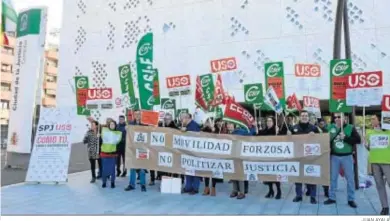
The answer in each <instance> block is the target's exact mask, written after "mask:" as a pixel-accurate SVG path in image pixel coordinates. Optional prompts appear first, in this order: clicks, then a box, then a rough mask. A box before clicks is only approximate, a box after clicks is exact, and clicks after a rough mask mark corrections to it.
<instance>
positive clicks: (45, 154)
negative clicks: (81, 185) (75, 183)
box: [26, 108, 76, 182]
mask: <svg viewBox="0 0 390 221" xmlns="http://www.w3.org/2000/svg"><path fill="white" fill-rule="evenodd" d="M74 117H76V108H42V109H41V113H40V117H39V123H38V127H37V133H36V136H35V142H34V148H33V150H32V154H31V158H30V163H29V167H28V171H27V176H26V182H65V181H67V178H68V168H69V158H70V152H71V145H72V143H71V140H72V139H71V135H72V120H73V118H74Z"/></svg>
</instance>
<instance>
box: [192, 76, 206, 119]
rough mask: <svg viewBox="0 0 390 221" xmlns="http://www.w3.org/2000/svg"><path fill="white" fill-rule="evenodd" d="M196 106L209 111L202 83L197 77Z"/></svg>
mask: <svg viewBox="0 0 390 221" xmlns="http://www.w3.org/2000/svg"><path fill="white" fill-rule="evenodd" d="M195 105H196V106H197V107H199V108H201V109H202V110H204V111H206V110H207V103H206V99H205V97H204V93H203V89H202V83H201V82H200V76H197V77H196V86H195Z"/></svg>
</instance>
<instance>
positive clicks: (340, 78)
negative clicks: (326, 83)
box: [329, 59, 352, 113]
mask: <svg viewBox="0 0 390 221" xmlns="http://www.w3.org/2000/svg"><path fill="white" fill-rule="evenodd" d="M351 73H352V62H351V60H349V59H344V60H331V61H330V99H329V111H330V112H331V113H335V112H343V113H350V112H351V111H352V107H350V106H347V102H346V89H347V77H348V75H349V74H351Z"/></svg>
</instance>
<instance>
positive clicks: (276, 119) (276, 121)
mask: <svg viewBox="0 0 390 221" xmlns="http://www.w3.org/2000/svg"><path fill="white" fill-rule="evenodd" d="M275 124H276V125H275V136H276V135H278V130H279V126H278V113H277V112H276V111H275Z"/></svg>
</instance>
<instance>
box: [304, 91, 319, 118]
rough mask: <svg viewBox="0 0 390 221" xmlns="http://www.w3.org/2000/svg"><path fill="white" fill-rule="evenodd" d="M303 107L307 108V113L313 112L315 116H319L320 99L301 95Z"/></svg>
mask: <svg viewBox="0 0 390 221" xmlns="http://www.w3.org/2000/svg"><path fill="white" fill-rule="evenodd" d="M303 109H305V110H307V111H308V112H309V113H312V114H315V115H316V117H317V118H321V109H320V99H318V98H315V97H311V96H303Z"/></svg>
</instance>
